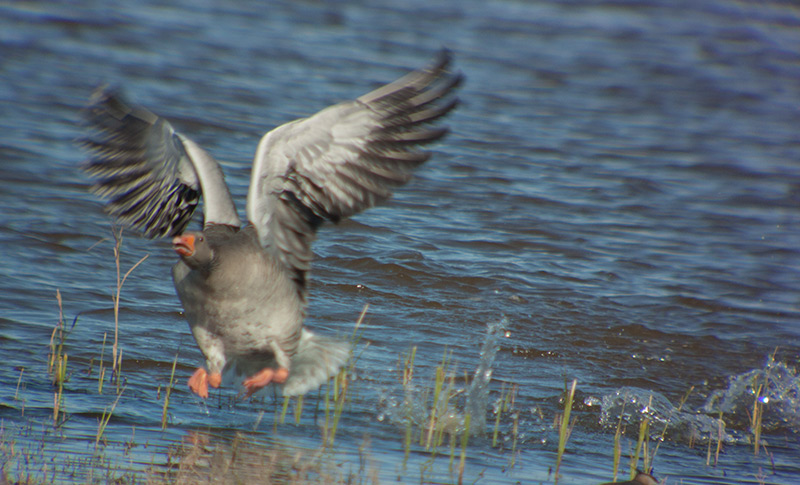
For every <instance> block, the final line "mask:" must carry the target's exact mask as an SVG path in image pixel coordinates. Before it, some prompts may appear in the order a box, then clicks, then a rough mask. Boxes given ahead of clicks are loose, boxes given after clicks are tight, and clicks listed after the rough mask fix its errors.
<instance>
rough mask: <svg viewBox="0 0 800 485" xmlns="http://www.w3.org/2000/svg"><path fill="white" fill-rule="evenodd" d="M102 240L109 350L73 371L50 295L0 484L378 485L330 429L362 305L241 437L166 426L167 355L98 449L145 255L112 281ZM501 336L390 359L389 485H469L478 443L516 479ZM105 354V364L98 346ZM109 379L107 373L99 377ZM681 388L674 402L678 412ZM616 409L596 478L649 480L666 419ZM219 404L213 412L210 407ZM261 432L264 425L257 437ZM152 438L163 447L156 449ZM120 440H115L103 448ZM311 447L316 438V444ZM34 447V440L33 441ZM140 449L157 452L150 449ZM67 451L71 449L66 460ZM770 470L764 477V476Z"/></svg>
mask: <svg viewBox="0 0 800 485" xmlns="http://www.w3.org/2000/svg"><path fill="white" fill-rule="evenodd" d="M114 240H115V246H114V258H115V263H116V268H117V279H116V288H115V291H114V295H113V297H112V300H113V303H114V335H113V342H112V343H110V342H109V335H108V334H107V333H105V334H104V335H103V337H102V342H103V344H102V346H101V348H99V349H97V359H96V361H95V359H94V358H92V359H91V361H90V362H89V363H88V364H87V363H85V362H83V363H76V362H73V361H71V360H70V359H69V352H70V347H71V345H73V344H75V343H74V342H71V341H70V331H71V330H72V329H74V328H75V326H76V325H79V324H80V323H79V319H78V318H77V317H76V318H75V319H74V320H73V321H72V322H71V323H68V322H67V321H65V317H64V314H63V301H62V295H61V292H60V291H57V292H56V295H55V298H56V302H57V305H58V316H57V322H56V324H55V326H54V328H53V331H52V334H51V338H50V342H49V354H48V359H47V372H48V378H49V380H50V382H51V383H52V390H53V401H52V413H51V414H50V417H49V418H48V417H47V416H45V414H44V413H43V412H42V409H43V406H42V405H41V403H38V406H37V407H36V408H35V409H34V410H30V409H26V399H25V396H24V394H25V388H26V381H27V380H28V379H31V376H30V373H29V372H27V371H26V369H25V368H20V369H19V378H18V382H17V386H16V391H15V394H14V399H13V403H0V404H2V405H3V407H5V408H6V410H5V413H4V415H5V418H4V419H3V420H2V422H1V423H0V484H3V485H5V484H10V483H21V484H40V483H56V482H59V483H63V482H70V483H94V482H104V483H119V484H127V483H148V484H160V483H177V484H183V483H187V484H188V483H199V482H213V483H249V482H252V481H259V482H261V483H271V482H279V483H379V482H380V481H381V478H380V477H381V476H385V475H386V473H385V471H382V470H381V466H385V465H381V463H379V460H378V459H377V458H376V457H375V456H373V455H372V454H371V438H370V435H369V430H363V429H359V430H357V431H355V432H354V431H353V430H344V431H343V429H342V428H343V427H346V426H347V424H346V423H345V421H350V419H346V420H345V421H343V420H342V418H343V416H346V415H347V413H348V411H349V409H350V404H352V402H353V400H354V399H358V397H359V389H358V388H359V386H361V385H363V381H361V380H359V379H358V378H357V377H354V375H355V368H356V365H357V363H358V360H359V357H360V356H361V355H362V353H363V352H364V351H365V350H366V349H367V348H368V347H369V344H368V343H367V344H362V342H361V340H362V335H363V330H364V326H365V325H366V323H365V317H366V316H367V313H368V309H369V305H365V306H364V309H363V310H362V312H361V314H360V315H359V317H358V319H357V320H356V323H355V324H354V328H353V331H352V334H351V335H350V342H351V344H352V349H353V350H352V352H353V355H351V358H350V360H349V362H348V364H347V365H346V366H344V367H343V368H342V369H341V370H340V372H339V373H338V375H337V376H336V377H335V378H333V379H331V380H330V381H329V382H328V384H327V385H325V386H323V387H322V388H321V389H320V390H319V391H318V392H316V393H310V394H309V395H306V396H300V397H296V398H289V397H277V396H276V397H275V398H274V399H272V400H273V403H272V405H270V403H269V402H268V401H270V398H266V397H256V398H254V399H253V400H251V401H249V402H250V403H252V405H255V406H258V405H264V407H263V409H264V410H263V411H261V412H260V413H259V415H258V418H257V419H256V421H255V423H253V425H252V429H251V430H248V429H238V430H219V429H217V430H210V429H209V430H205V431H198V430H191V429H187V428H186V427H182V426H180V425H174V424H171V423H170V408H171V406H175V405H176V404H175V403H174V402H172V401H171V400H172V398H173V394H172V393H173V391H174V389H175V388H176V385H180V380H179V379H176V376H175V371H176V366H177V361H178V355H177V354H176V356H175V360H173V362H172V367H171V373H170V375H169V380H168V383H167V384H166V385H162V384H159V385H158V386H157V387H156V388H154V389H153V395H154V397H155V399H156V400H159V401H163V412H162V415H161V417H160V428H157V427H153V426H150V427H147V426H139V427H137V426H136V425H127V426H129V427H130V429H131V433H130V437H129V438H128V439H127V440H123V441H120V440H119V439H115V440H110V439H108V437H107V430H108V429H109V425H112V424H113V425H114V426H116V427H117V428H119V426H123V427H124V426H125V425H122V424H120V423H115V414H114V413H115V409H116V408H117V406H118V404H119V403H120V402H121V401H122V400H126V399H138V398H139V397H133V396H131V395H130V393H126V391H127V386H126V381H125V378H124V373H125V370H124V368H123V363H124V361H123V350H124V349H122V348H121V347H119V299H120V294H121V292H122V288H123V285H124V283H125V280H126V278H127V277H128V276H129V275H130V274H131V273H132V272H133V271H134V270H135V269H136V267H137V266H138V265H139V264H141V263H142V262H143V261H144V260H145V259H146V258H147V256H146V255H145V256H144V257H142V258H141V259H139V260H138V262H137V263H136V264H134V265H133V266H131V267H130V268H129V269H128V270H127V271H126V272H125V273H124V274H123V273H122V270H121V268H120V253H121V247H122V233H121V231H114ZM504 333H505V330H504V322H502V321H501V322H497V323H495V324H490V325H488V328H487V336H486V339H485V341H484V342H483V346H482V348H481V351H480V356H481V361H480V363H479V365H478V367H477V369H476V370H475V371H474V372H468V371H467V370H465V369H462V368H459V367H458V366H459V363H458V362H457V361H456V360H455V359H454V357H453V351H452V350H449V349H444V351H443V354H442V359H441V361H440V363H439V365H438V366H436V367H435V369H430V368H419V367H418V366H417V365H416V358H417V347H412V348H411V349H409V350H408V351H406V352H403V353H402V354H401V355H399V356H398V364H397V366H396V376H395V379H396V380H395V384H396V386H397V388H398V389H401V391H400V392H399V393H398V396H395V397H397V399H396V402H395V403H393V405H391V406H385V409H384V410H383V411H381V412H380V413H379V414H378V415H377V421H378V423H375V425H376V426H378V425H388V426H394V427H395V428H396V429H397V437H398V441H397V443H396V445H395V448H396V449H397V450H401V451H402V456H403V459H402V463H400V464H399V465H398V466H397V468H398V469H397V470H395V475H396V479H397V480H398V481H402V482H419V483H432V482H433V483H442V482H444V483H458V484H462V483H473V482H475V481H479V480H480V479H481V476H480V475H479V476H474V475H470V474H468V473H466V471H465V470H466V462H467V459H468V458H469V457H470V450H471V445H472V444H473V442H475V441H477V442H478V443H479V446H481V449H482V450H484V449H485V447H486V446H487V445H488V446H490V447H491V449H493V450H494V451H495V452H496V453H497V456H499V457H502V460H501V461H503V462H504V463H503V464H502V465H500V466H501V467H502V471H503V473H508V474H509V481H513V480H514V475H513V473H514V469H515V466H516V465H517V463H518V461H519V456H520V453H522V450H521V448H520V444H521V441H522V440H521V439H520V426H519V420H520V413H521V409H520V408H519V406H518V396H519V393H520V388H519V386H518V385H517V384H514V383H510V384H509V383H506V382H500V383H498V382H493V381H492V378H491V376H492V370H493V363H494V356H495V353H496V351H497V349H498V347H499V340H498V339H499V338H500V336H502V335H503V334H504ZM109 344H110V345H111V352H110V354H111V355H110V357H109V351H108V349H107V348H106V347H107V346H108V345H109ZM773 358H774V355H773ZM109 359H110V360H109ZM87 367H88V368H87ZM95 367H96V369H94V368H95ZM109 368H110V369H111V372H110V374H109V373H108V372H107V371H108V369H109ZM431 371H432V372H431ZM76 374H82V375H86V376H91V375H94V376H96V379H97V391H96V395H97V396H103V395H105V396H107V397H109V399H110V398H111V397H112V396H113V400H111V401H110V404H108V405H107V406H105V407H104V408H103V410H102V412H99V413H95V417H96V422H97V425H96V428H95V429H94V430H93V431H92V430H89V429H87V428H86V426H82V427H73V426H72V422H71V414H70V413H73V412H79V413H80V414H83V415H84V417H85V415H86V414H87V413H86V411H85V410H76V409H70V408H69V406H68V405H67V404H65V393H68V392H70V380H71V378H72V377H73V376H75V375H76ZM471 374H472V375H471ZM768 384H769V383H768V381H767V379H764V380H763V381H761V382H752V383H751V385H752V386H753V389H754V398H753V403H752V408H751V410H750V413H749V415H750V434H751V435H752V443H753V453H754V454H755V456H758V454H759V452H762V453H766V454H767V455H768V456H770V460H771V459H772V458H771V454H770V451H769V449H768V448H767V446H766V443H765V442H764V441H763V440H762V438H761V433H762V418H763V415H764V410H765V407H766V405H767V403H768V399H765V398H764V396H766V395H767V394H768V393H767V391H768V390H767V386H768ZM577 388H578V382H577V381H576V380H572V381H571V382H568V381H567V379H565V382H564V389H563V392H562V394H561V396H560V398H559V403H560V404H559V408H560V411H559V412H557V413H556V415H555V416H552V420H550V419H549V417H547V416H545V415H544V414H543V411H542V409H541V408H539V410H538V413H539V415H540V418H541V422H543V423H546V422H550V423H552V424H551V425H550V426H549V428H550V431H552V432H554V433H556V435H557V437H558V439H557V448H556V450H555V452H554V459H553V462H552V463H551V464H542V466H543V467H546V468H547V470H548V472H547V479H546V480H545V481H546V482H553V483H554V484H557V483H559V480H560V479H562V478H564V477H565V476H568V475H569V464H568V463H566V462H565V461H563V458H564V457H565V456H568V455H569V453H570V450H569V439H570V435H571V434H572V432H573V430H574V429H575V426H576V423H577V422H578V416H577V415H574V414H573V413H576V412H577V413H582V412H584V411H585V407H586V405H585V404H584V405H581V404H579V403H578V402H577V401H576V391H577ZM692 390H693V389H690V390H689V391H688V392H687V393H686V395H685V396H684V398H683V400H682V401H681V403H680V405H679V407H678V411H680V409H681V408H682V407H683V405H684V404H685V402H686V400H687V399H688V397H689V394H690V393H691V392H692ZM109 394H110V395H109ZM263 394H264V393H262V396H263ZM229 399H232V402H234V403H235V402H241V401H242V399H241V397H240V396H237V397H235V398H229ZM626 404H627V403H626V402H625V400H623V402H622V407H621V409H620V410H619V415H618V416H610V420H613V421H616V424H615V426H607V428H609V429H613V432H614V434H613V451H610V453H609V454H610V455H613V462H612V463H609V466H608V470H609V474H610V475H611V476H609V477H608V478H611V479H612V480H628V479H632V478H633V477H635V476H636V473H637V470H645V471H650V470H652V469H653V465H654V464H655V465H658V463H657V455H658V451H659V448H660V446H661V444H662V443H664V442H665V441H667V436H668V432H669V431H671V430H670V426H672V423H671V422H670V420H669V419H660V417H658V416H656V415H655V414H651V413H650V411H651V410H652V409H653V406H654V403H653V396H652V395H651V396H650V401H649V402H648V403H647V405H646V406H644V407H643V408H641V406H640V409H636V410H633V411H631V410H630V409H629V410H628V411H627V412H626V411H625V406H626ZM633 405H635V403H634V404H631V406H633ZM221 406H222V407H224V406H225V404H224V403H221ZM9 408H11V409H15V408H16V409H18V410H19V416H18V417H17V418H14V417H13V416H10V413H9ZM270 413H271V414H272V415H271V416H270ZM375 418H376V416H370V417H369V418H368V419H369V420H370V421H375ZM724 419H725V416H724V415H723V414H722V413H720V414H719V417H718V419H717V423H718V432H717V433H716V435H715V436H712V435H711V434H709V435H707V436H705V438H704V437H702V436H695V437H692V438H691V439H690V443H689V445H690V446H700V445H705V446H707V453H706V464H707V465H708V466H714V467H716V466H717V465H718V464H719V460H720V452H721V450H722V449H723V445H726V444H727V443H726V442H725V440H726V436H727V435H726V433H725V428H726V424H725V421H724ZM270 421H271V426H268V423H269V422H270ZM303 428H305V429H304V430H303ZM298 429H300V430H303V433H304V434H305V435H306V436H308V435H311V438H308V439H310V440H312V441H313V440H315V439H318V444H317V446H316V447H311V448H309V447H302V446H297V445H296V444H295V443H290V442H288V441H291V440H288V441H287V440H284V439H282V436H283V435H284V433H283V431H285V430H292V431H294V432H296V431H297V430H298ZM343 432H345V433H347V435H348V441H347V443H345V444H342V439H341V438H337V437H339V436H340V435H341V434H343ZM545 432H547V430H545ZM165 433H169V435H168V436H171V437H173V438H169V439H167V440H166V442H168V443H170V442H171V443H172V444H169V445H164V444H163V443H164V439H163V437H164V436H165ZM159 434H161V437H162V439H160V440H157V439H155V437H157V436H159ZM119 435H120V433H119V431H116V432H115V436H117V437H118V436H119ZM316 435H318V438H314V436H316ZM629 435H634V436H635V437H633V436H629ZM34 436H40V438H39V439H38V440H37V439H35V438H33V437H34ZM355 436H362V438H361V444H360V445H359V446H358V447H357V448H354V446H353V442H357V441H358V439H357V438H354V437H355ZM151 439H152V440H154V441H159V442H160V443H161V444H155V445H153V444H150V440H151ZM307 441H308V440H306V442H307ZM75 442H79V443H86V449H85V451H83V452H78V451H74V450H77V449H79V448H80V447H79V446H77V445H73V446H72V447H71V448H70V446H69V443H75ZM65 443H67V445H65ZM66 448H70V450H71V451H69V452H67V451H65V449H66ZM626 448H627V449H626ZM56 455H58V456H56ZM398 456H400V455H398ZM412 456H413V457H414V459H413V460H412V459H411V457H412ZM420 457H424V459H420ZM412 462H413V463H412ZM772 465H773V470H772V474H774V473H775V471H774V466H775V465H774V463H773V464H772ZM656 470H658V466H656ZM769 475H770V473H769V472H765V474H764V476H761V477H756V479H757V483H766V478H767V477H768V476H769ZM537 481H539V480H537Z"/></svg>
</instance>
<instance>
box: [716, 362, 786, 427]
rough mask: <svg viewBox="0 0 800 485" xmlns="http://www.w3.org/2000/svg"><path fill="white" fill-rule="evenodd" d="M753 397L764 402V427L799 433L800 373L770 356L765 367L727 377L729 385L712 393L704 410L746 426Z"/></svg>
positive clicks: (752, 404)
mask: <svg viewBox="0 0 800 485" xmlns="http://www.w3.org/2000/svg"><path fill="white" fill-rule="evenodd" d="M756 399H758V400H759V401H760V402H761V403H762V404H763V410H764V415H763V420H762V427H763V429H765V430H768V431H775V430H778V429H781V428H789V429H790V430H791V431H793V432H800V375H798V373H797V370H796V369H794V368H792V367H789V366H788V365H786V364H785V363H783V362H776V361H775V360H774V358H773V357H772V356H770V357H769V358H768V359H767V362H766V364H765V365H764V368H762V369H753V370H751V371H749V372H745V373H743V374H739V375H735V376H732V377H730V378H728V387H727V388H726V389H721V390H716V391H714V392H712V393H711V395H710V396H709V398H708V399H707V400H706V402H705V404H704V406H703V412H706V413H720V412H721V413H724V414H725V415H726V416H727V418H726V421H733V422H734V423H736V424H738V425H740V426H742V427H746V426H748V425H749V422H750V414H751V413H752V410H753V406H754V404H755V400H756ZM737 421H738V423H737Z"/></svg>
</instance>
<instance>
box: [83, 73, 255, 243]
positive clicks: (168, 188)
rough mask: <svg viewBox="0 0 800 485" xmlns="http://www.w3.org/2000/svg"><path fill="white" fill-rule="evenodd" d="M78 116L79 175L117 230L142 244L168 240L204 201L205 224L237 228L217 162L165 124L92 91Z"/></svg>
mask: <svg viewBox="0 0 800 485" xmlns="http://www.w3.org/2000/svg"><path fill="white" fill-rule="evenodd" d="M84 115H85V119H86V124H87V128H88V131H89V134H88V136H87V137H86V139H84V140H83V146H84V147H85V148H86V150H87V151H88V152H89V153H90V154H91V158H90V159H89V160H88V161H87V162H86V163H85V164H84V165H83V169H84V170H85V171H86V172H87V173H88V174H89V175H90V176H92V177H93V178H95V184H94V186H93V187H92V190H93V191H94V192H95V193H96V194H97V195H98V196H100V197H102V198H104V199H108V203H107V205H106V210H107V211H108V212H109V213H110V214H111V215H112V216H114V217H115V218H116V219H117V221H118V222H120V223H121V224H123V225H126V226H130V227H132V228H134V229H137V230H139V231H141V232H142V233H143V234H144V235H145V236H146V237H150V238H155V237H162V236H174V235H177V234H180V233H181V232H183V230H184V229H185V228H186V226H187V224H188V223H189V221H190V220H191V217H192V214H193V213H194V210H195V208H196V207H197V204H198V203H199V201H200V195H201V194H204V197H205V199H206V201H205V204H204V212H205V221H206V223H218V224H231V225H236V226H238V225H239V218H238V216H237V215H236V209H235V207H234V205H233V200H232V199H231V196H230V193H229V192H228V188H227V186H226V185H225V182H224V178H223V176H222V171H221V170H220V168H219V165H218V164H217V162H216V161H215V160H214V159H213V158H211V156H210V155H208V153H207V152H205V151H204V150H202V149H201V148H200V147H198V146H197V145H196V144H195V143H194V142H192V141H191V140H189V139H188V138H186V137H184V136H182V135H181V134H179V133H176V132H175V130H174V129H173V128H172V125H170V123H169V122H168V121H167V120H165V119H164V118H161V117H159V116H157V115H155V114H153V113H152V112H150V111H149V110H147V109H145V108H143V107H139V106H134V105H131V104H130V103H128V102H127V101H125V100H124V99H123V98H122V96H121V95H120V94H119V93H117V92H114V91H113V90H108V89H106V88H99V89H98V90H96V91H95V93H94V94H93V95H92V98H91V100H90V105H89V106H88V107H87V108H86V110H85V111H84Z"/></svg>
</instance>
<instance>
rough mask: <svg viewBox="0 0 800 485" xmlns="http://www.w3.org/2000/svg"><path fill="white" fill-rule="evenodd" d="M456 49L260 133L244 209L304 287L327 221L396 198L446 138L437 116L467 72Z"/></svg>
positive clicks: (447, 108)
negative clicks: (431, 146)
mask: <svg viewBox="0 0 800 485" xmlns="http://www.w3.org/2000/svg"><path fill="white" fill-rule="evenodd" d="M450 62H451V56H450V53H449V52H448V51H446V50H443V51H442V52H441V53H440V54H439V56H438V57H437V59H436V60H435V62H434V63H433V64H432V65H431V66H429V67H427V68H425V69H420V70H417V71H413V72H411V73H409V74H407V75H405V76H403V77H402V78H400V79H398V80H397V81H395V82H393V83H390V84H387V85H385V86H383V87H381V88H378V89H376V90H374V91H372V92H370V93H367V94H365V95H363V96H361V97H360V98H358V99H356V100H354V101H350V102H345V103H340V104H337V105H334V106H331V107H328V108H326V109H323V110H322V111H320V112H318V113H317V114H315V115H313V116H311V117H309V118H304V119H300V120H296V121H293V122H291V123H287V124H285V125H282V126H279V127H278V128H276V129H274V130H272V131H270V132H269V133H267V134H266V135H264V137H263V138H262V139H261V142H260V143H259V146H258V149H257V151H256V155H255V159H254V162H253V172H252V176H251V177H252V178H251V181H250V190H249V192H248V195H247V218H248V219H249V221H250V222H251V223H252V224H253V225H254V226H255V228H256V231H257V232H258V235H259V240H260V242H261V244H262V246H264V247H265V248H267V249H268V250H273V251H274V252H275V253H276V255H277V256H278V257H279V258H280V259H281V261H282V262H283V263H284V264H285V265H286V267H287V268H288V269H289V270H290V271H293V273H294V277H295V281H296V283H297V285H298V290H299V291H300V292H301V294H303V295H304V294H305V293H304V292H305V278H306V272H307V271H308V269H309V268H310V262H311V258H312V252H311V244H312V242H313V240H314V237H315V233H316V230H317V228H318V227H319V226H320V225H321V224H322V223H323V222H324V221H326V220H327V221H332V222H338V221H339V220H341V219H343V218H346V217H350V216H352V215H354V214H356V213H358V212H360V211H362V210H364V209H367V208H369V207H372V206H374V205H376V204H379V203H381V202H382V201H384V200H386V199H387V198H389V197H390V196H391V194H392V191H393V190H394V189H395V188H397V187H398V186H400V185H403V184H405V183H406V182H408V180H409V179H410V178H411V175H412V172H413V170H414V169H415V168H416V167H417V166H419V165H420V164H422V163H424V162H425V161H426V160H428V158H429V157H430V153H429V152H426V151H424V150H422V149H421V147H422V146H424V145H426V144H428V143H431V142H434V141H436V140H439V139H441V138H442V137H443V136H445V135H446V134H447V132H448V130H447V128H446V127H436V126H432V124H433V123H434V122H436V121H438V120H439V119H440V118H441V117H443V116H445V115H446V114H448V113H449V112H451V111H452V110H453V109H454V108H455V107H456V105H457V104H458V99H457V98H455V96H454V95H453V92H454V91H455V89H456V88H457V87H458V85H459V83H460V82H461V79H462V76H461V74H460V73H454V72H452V71H450V69H449V66H450Z"/></svg>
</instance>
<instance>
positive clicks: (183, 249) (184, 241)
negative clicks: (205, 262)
mask: <svg viewBox="0 0 800 485" xmlns="http://www.w3.org/2000/svg"><path fill="white" fill-rule="evenodd" d="M172 249H174V250H175V252H176V253H178V254H179V255H180V256H181V257H182V258H189V257H191V256H192V255H194V236H193V235H192V234H182V235H180V236H175V238H174V239H173V240H172Z"/></svg>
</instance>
